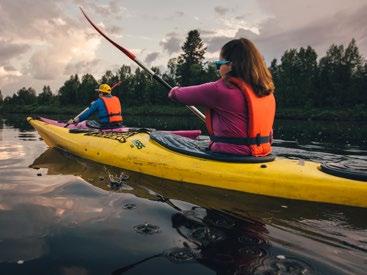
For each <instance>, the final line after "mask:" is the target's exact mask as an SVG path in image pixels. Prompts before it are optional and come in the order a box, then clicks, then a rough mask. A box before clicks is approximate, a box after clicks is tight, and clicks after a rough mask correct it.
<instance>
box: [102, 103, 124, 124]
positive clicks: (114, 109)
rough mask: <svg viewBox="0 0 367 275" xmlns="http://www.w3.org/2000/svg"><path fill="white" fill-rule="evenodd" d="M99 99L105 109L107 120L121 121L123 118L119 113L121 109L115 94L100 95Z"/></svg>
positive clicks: (110, 121)
mask: <svg viewBox="0 0 367 275" xmlns="http://www.w3.org/2000/svg"><path fill="white" fill-rule="evenodd" d="M101 99H102V101H103V103H104V106H105V108H106V111H107V118H108V122H109V123H112V122H122V120H123V118H122V115H121V112H122V110H121V103H120V100H119V98H118V97H117V96H111V97H107V96H102V97H101Z"/></svg>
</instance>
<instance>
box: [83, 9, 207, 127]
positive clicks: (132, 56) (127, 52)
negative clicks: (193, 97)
mask: <svg viewBox="0 0 367 275" xmlns="http://www.w3.org/2000/svg"><path fill="white" fill-rule="evenodd" d="M79 8H80V10H81V11H82V13H83V15H84V17H85V18H86V19H87V20H88V22H89V23H90V24H91V25H92V27H93V28H94V29H95V30H96V31H97V32H98V33H99V34H100V35H102V36H103V37H104V38H105V39H106V40H107V41H109V42H110V43H111V44H112V45H114V46H115V47H116V48H117V49H119V50H120V51H121V52H123V53H124V54H125V55H127V57H129V58H130V59H131V60H132V61H134V62H135V63H136V64H138V65H139V67H141V68H142V69H143V70H144V71H146V72H148V73H149V74H150V75H151V76H152V77H153V78H154V79H155V80H157V81H158V82H159V83H161V84H162V85H163V86H165V87H166V88H167V89H169V90H171V89H172V87H171V86H170V85H169V84H168V83H167V82H166V81H164V80H163V79H162V78H161V77H159V76H158V75H157V74H156V73H155V72H153V71H152V70H150V69H149V68H147V67H145V66H144V65H143V64H142V63H141V62H140V61H139V60H138V59H137V58H136V56H135V55H134V54H133V53H132V52H130V51H129V50H127V49H125V48H124V47H122V46H121V45H119V44H117V43H116V42H115V41H113V40H112V39H111V38H109V37H108V36H107V35H106V34H105V33H103V32H102V31H101V30H100V29H99V28H98V27H97V26H96V25H95V24H94V23H93V22H92V20H91V19H90V18H89V17H88V15H87V14H86V13H85V12H84V10H83V9H82V8H81V7H79ZM186 107H187V108H188V109H190V110H191V111H192V112H193V113H194V114H195V115H196V116H197V117H198V118H200V119H201V120H202V121H205V115H204V114H203V113H202V112H200V111H199V110H198V109H197V108H196V107H195V106H187V105H186Z"/></svg>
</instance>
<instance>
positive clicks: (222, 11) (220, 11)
mask: <svg viewBox="0 0 367 275" xmlns="http://www.w3.org/2000/svg"><path fill="white" fill-rule="evenodd" d="M214 11H215V12H216V13H217V14H219V15H221V16H223V15H226V13H227V12H228V11H229V10H228V9H227V8H225V7H222V6H216V7H214Z"/></svg>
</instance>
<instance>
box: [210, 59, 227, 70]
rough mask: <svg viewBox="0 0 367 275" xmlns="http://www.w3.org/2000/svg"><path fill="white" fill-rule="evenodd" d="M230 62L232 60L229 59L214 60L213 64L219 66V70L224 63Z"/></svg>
mask: <svg viewBox="0 0 367 275" xmlns="http://www.w3.org/2000/svg"><path fill="white" fill-rule="evenodd" d="M229 63H231V61H227V60H216V61H213V65H214V66H215V67H216V68H217V70H219V69H220V67H221V66H222V65H225V64H229Z"/></svg>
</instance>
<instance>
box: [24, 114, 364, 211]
mask: <svg viewBox="0 0 367 275" xmlns="http://www.w3.org/2000/svg"><path fill="white" fill-rule="evenodd" d="M27 120H28V122H29V123H30V124H31V125H32V126H33V127H34V128H35V129H36V130H37V131H38V133H39V134H40V136H41V137H42V138H43V140H44V141H45V142H46V144H47V145H48V146H50V147H58V148H61V149H63V150H66V151H68V152H70V153H72V154H74V155H76V156H79V157H82V158H86V159H89V160H93V161H96V162H99V163H103V164H107V165H111V166H115V167H119V168H123V169H127V170H132V171H136V172H140V173H143V174H148V175H152V176H156V177H159V178H164V179H170V180H175V181H181V182H187V183H194V184H200V185H204V186H210V187H215V188H222V189H228V190H235V191H240V192H247V193H252V194H260V195H266V196H272V197H280V198H287V199H296V200H305V201H314V202H323V203H333V204H341V205H350V206H359V207H367V182H366V181H362V180H353V179H346V178H343V177H339V176H334V175H330V174H327V173H325V172H323V171H321V170H320V164H318V163H315V162H310V161H303V160H290V159H286V158H276V160H274V161H271V162H266V163H243V162H229V161H219V160H214V159H208V158H202V157H200V156H195V154H194V155H188V154H184V153H182V152H179V151H173V150H172V149H170V148H167V146H163V145H162V144H161V142H160V141H159V140H157V139H153V138H152V136H153V135H152V134H151V133H149V132H140V131H135V132H126V133H118V134H116V133H109V132H100V131H92V132H87V131H84V132H83V131H81V132H74V133H73V132H70V131H69V129H67V128H63V127H60V126H57V125H53V124H50V123H47V122H44V121H41V120H37V119H33V118H31V117H28V118H27Z"/></svg>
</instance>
